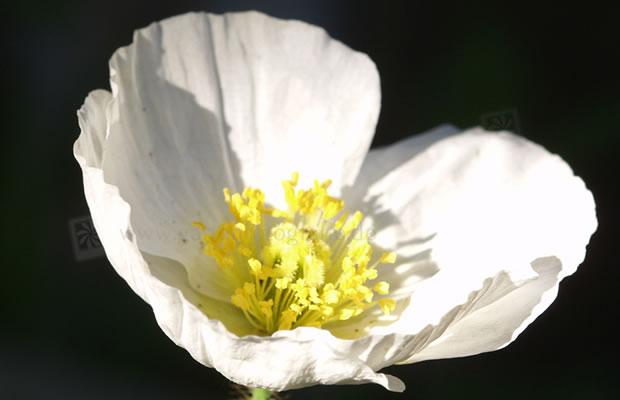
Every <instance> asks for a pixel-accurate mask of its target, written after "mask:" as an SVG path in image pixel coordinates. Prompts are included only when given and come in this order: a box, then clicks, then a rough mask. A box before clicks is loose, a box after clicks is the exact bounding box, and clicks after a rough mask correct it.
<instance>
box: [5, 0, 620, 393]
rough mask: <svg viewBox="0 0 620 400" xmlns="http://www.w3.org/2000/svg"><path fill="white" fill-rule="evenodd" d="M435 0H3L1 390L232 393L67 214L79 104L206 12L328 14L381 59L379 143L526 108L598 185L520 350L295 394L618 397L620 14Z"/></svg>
mask: <svg viewBox="0 0 620 400" xmlns="http://www.w3.org/2000/svg"><path fill="white" fill-rule="evenodd" d="M386 3H387V2H386ZM428 3H429V2H424V3H422V2H419V3H412V4H408V5H407V6H397V5H395V4H396V3H390V5H382V3H379V2H337V3H336V2H329V1H312V2H292V1H291V2H284V1H281V2H250V1H223V0H222V1H186V0H176V1H173V2H161V3H153V2H128V1H116V0H114V1H105V2H84V1H57V2H43V1H31V2H27V3H26V2H24V3H21V4H22V5H18V3H13V4H12V6H11V7H9V8H7V9H6V11H5V15H4V18H3V19H4V27H3V29H4V30H5V32H4V35H3V36H4V41H5V46H6V47H7V48H6V51H5V59H4V62H3V63H2V76H3V78H4V79H5V85H6V87H5V90H3V93H4V99H3V100H4V112H3V114H2V124H3V135H2V139H1V140H2V144H3V146H2V151H3V153H2V157H1V158H0V166H1V168H2V171H3V175H2V177H3V182H2V183H3V186H4V189H3V190H2V196H0V197H1V200H0V201H1V202H2V203H0V204H1V205H2V210H3V211H4V215H3V219H2V221H3V223H2V280H1V284H0V285H1V289H0V312H1V314H0V315H1V318H0V321H1V322H0V398H1V399H4V398H6V399H56V398H59V399H84V398H89V399H109V398H118V399H130V398H131V399H149V400H155V399H211V398H218V399H219V398H231V396H230V395H229V392H230V391H231V389H230V386H229V383H228V382H227V380H226V379H225V378H223V377H222V376H221V375H220V374H219V373H218V372H217V371H215V370H213V369H209V368H206V367H203V366H201V365H200V364H198V363H197V362H195V361H194V360H193V359H192V358H191V357H190V356H189V355H188V354H187V353H186V352H185V350H183V349H181V348H178V347H176V346H175V345H174V344H173V343H172V342H171V341H170V340H169V339H167V338H166V337H165V335H164V333H163V332H162V331H161V330H160V329H159V328H158V327H157V325H156V322H155V319H154V317H153V315H152V312H151V309H150V307H149V306H148V305H147V304H145V303H143V302H142V301H141V300H140V299H139V298H138V297H137V296H136V295H134V294H133V292H132V291H131V290H130V289H129V288H128V287H127V285H126V284H125V283H124V281H123V280H122V279H121V278H120V277H119V276H117V275H116V273H115V272H114V271H113V269H112V268H111V266H110V265H109V263H108V262H107V260H106V259H105V258H103V257H98V258H94V259H91V260H88V261H77V260H76V259H75V256H74V253H73V250H72V247H71V233H70V229H69V222H70V221H71V220H72V219H74V218H79V217H83V216H85V215H88V209H87V206H86V202H85V200H84V195H83V189H82V183H81V172H80V170H79V167H78V164H77V162H76V161H75V160H74V158H73V155H72V145H73V142H74V141H75V139H76V138H77V136H78V134H79V129H78V126H77V118H76V114H75V113H76V110H77V109H78V108H79V107H80V105H81V104H82V102H83V100H84V98H85V96H86V95H87V93H88V92H89V91H91V90H93V89H96V88H107V89H109V84H108V67H107V62H108V59H109V57H110V56H111V54H112V53H113V52H114V50H115V49H117V48H118V47H120V46H123V45H126V44H128V43H129V42H130V41H131V37H132V32H133V30H134V29H136V28H141V27H144V26H146V25H148V24H149V23H151V22H153V21H156V20H161V19H163V18H165V17H168V16H172V15H175V14H179V13H183V12H186V11H191V10H204V11H210V12H216V13H220V12H225V11H236V10H248V9H258V10H261V11H263V12H266V13H268V14H271V15H274V16H277V17H282V18H295V19H301V20H304V21H306V22H310V23H312V24H315V25H319V26H322V27H324V28H325V29H327V31H328V32H329V33H330V35H331V36H332V37H334V38H336V39H339V40H341V41H342V42H344V43H345V44H347V45H348V46H350V47H352V48H354V49H356V50H359V51H362V52H365V53H367V54H368V55H369V56H370V57H371V58H372V59H373V60H374V61H375V63H376V64H377V67H378V69H379V72H380V74H381V79H382V97H383V101H382V103H383V105H382V111H381V116H380V119H379V123H378V127H377V134H376V137H375V139H374V142H373V146H379V145H384V144H388V143H392V142H394V141H396V140H398V139H401V138H404V137H406V136H409V135H411V134H415V133H418V132H422V131H424V130H427V129H429V128H432V127H434V126H436V125H438V124H441V123H444V122H451V123H453V124H455V125H457V126H459V127H463V128H466V127H470V126H474V125H478V124H480V121H481V118H482V116H483V115H485V114H488V113H493V112H496V111H498V110H503V109H514V110H516V112H517V114H516V115H518V120H519V127H520V129H519V131H520V133H521V134H522V135H523V136H525V137H527V138H528V139H530V140H533V141H535V142H538V143H540V144H542V145H544V146H545V147H546V148H547V149H549V150H550V151H552V152H554V153H558V154H560V155H561V156H562V157H563V158H564V159H565V160H566V161H567V162H568V163H569V164H570V165H571V166H572V168H573V170H574V171H575V173H576V174H577V175H579V176H581V177H582V178H583V179H584V181H585V182H586V184H587V185H588V187H589V188H590V190H591V191H592V192H593V194H594V197H595V200H596V203H597V214H598V219H599V229H598V231H597V233H596V234H595V235H594V236H593V238H592V240H591V242H590V245H589V247H588V254H587V257H586V261H585V262H584V263H583V264H582V266H581V267H580V269H579V271H578V272H577V273H576V274H574V275H573V276H571V277H569V278H567V279H566V280H565V281H563V282H562V284H561V286H560V292H559V297H558V299H557V300H556V301H555V303H553V305H552V306H551V307H550V308H549V309H548V310H547V311H546V312H545V313H544V314H543V315H542V316H541V317H540V318H538V319H537V320H536V321H535V322H534V323H533V324H532V325H531V326H530V327H529V328H528V329H527V330H526V331H525V332H524V333H523V334H522V335H521V336H520V337H519V338H518V339H517V340H516V341H515V342H514V343H513V344H511V345H510V346H509V347H507V348H506V349H503V350H501V351H497V352H493V353H487V354H483V355H478V356H473V357H466V358H462V359H452V360H438V361H427V362H422V363H419V364H414V365H407V366H397V367H390V368H388V369H387V370H386V371H387V372H388V373H392V374H394V375H397V376H399V377H400V378H401V379H403V381H405V383H406V384H407V390H406V392H405V393H404V394H395V393H389V392H387V391H385V390H384V389H383V388H381V387H379V386H376V385H363V386H326V387H314V388H308V389H302V390H296V391H292V392H289V396H290V398H291V399H309V398H316V397H318V396H325V397H329V398H356V399H365V398H369V399H370V398H372V399H376V398H394V399H396V398H416V399H443V398H461V399H468V398H476V399H495V398H502V399H513V398H515V399H517V398H524V397H527V398H541V399H542V398H544V399H549V398H562V399H584V398H593V399H603V398H615V396H614V395H618V393H619V392H620V391H619V385H618V382H617V379H618V376H620V375H619V368H618V364H617V354H618V345H617V333H616V330H615V322H616V321H617V320H618V287H619V283H620V280H619V278H620V276H619V273H618V268H619V266H618V262H617V259H618V246H617V244H616V243H617V238H618V236H617V234H618V229H617V222H618V218H617V217H618V213H617V209H616V207H617V205H618V204H617V183H618V181H617V172H618V168H617V167H616V165H617V161H618V160H617V158H618V155H619V154H620V153H619V152H618V145H619V140H618V139H619V137H620V99H619V90H620V80H619V78H618V73H619V71H620V68H618V64H617V63H616V60H615V59H614V56H615V53H617V52H618V50H619V48H620V34H619V33H618V15H619V13H618V11H619V10H618V9H615V10H612V9H611V8H610V7H607V8H602V6H600V5H597V4H594V3H592V2H586V3H585V4H581V5H579V6H570V5H569V4H567V3H557V4H554V5H553V6H551V5H549V6H546V5H544V4H542V3H539V4H537V5H536V6H534V7H532V6H529V5H525V4H508V3H504V2H497V1H496V2H489V3H475V4H472V3H470V4H468V5H460V6H458V7H455V6H454V5H451V4H442V3H438V2H433V3H432V4H428Z"/></svg>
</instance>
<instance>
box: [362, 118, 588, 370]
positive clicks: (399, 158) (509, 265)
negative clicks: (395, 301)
mask: <svg viewBox="0 0 620 400" xmlns="http://www.w3.org/2000/svg"><path fill="white" fill-rule="evenodd" d="M445 133H446V132H441V130H440V131H436V132H434V133H431V134H428V135H425V136H422V137H420V138H416V139H409V140H408V141H407V142H406V143H403V144H397V145H395V146H393V147H391V148H387V149H383V150H381V151H380V153H378V154H376V155H373V152H371V154H370V156H371V157H369V160H370V161H373V160H374V161H375V162H373V163H369V164H368V165H364V166H363V168H362V171H361V173H360V182H358V183H357V184H356V186H364V185H367V187H368V186H369V189H368V191H367V193H366V195H365V196H364V198H365V203H362V204H361V207H362V208H363V207H364V206H365V207H370V208H371V209H372V210H373V211H374V215H375V218H374V221H373V222H374V224H375V228H376V231H375V232H374V236H373V240H374V241H375V242H377V243H379V245H380V246H382V247H387V248H388V249H390V250H394V251H396V252H397V253H399V255H401V249H404V250H405V251H404V253H405V254H404V255H405V257H401V261H400V262H401V265H398V264H397V265H396V266H395V271H396V273H394V274H389V273H387V274H386V276H388V277H389V278H388V280H390V279H392V281H393V282H394V284H395V286H396V289H397V292H398V290H400V292H401V293H406V292H407V291H409V293H413V294H412V296H411V297H409V298H407V299H405V300H403V302H405V303H406V304H405V307H404V308H403V310H402V311H401V314H400V319H399V320H398V321H397V322H395V323H393V324H391V325H390V326H389V327H382V326H381V324H378V325H377V328H375V329H373V330H372V331H371V332H372V333H373V334H380V333H385V332H401V333H410V334H415V333H418V335H417V337H416V336H415V335H414V337H413V338H412V339H411V344H410V345H409V346H408V349H407V350H406V352H408V354H407V356H406V357H404V359H403V362H413V361H418V360H421V359H427V358H433V357H450V356H462V355H467V354H476V353H479V352H482V351H490V350H494V349H498V348H500V347H502V346H504V345H506V344H507V343H509V342H510V341H511V340H514V338H515V337H516V336H517V334H518V333H520V332H521V331H522V330H523V329H524V328H525V327H526V326H527V325H528V324H529V323H530V322H531V321H532V320H533V319H534V318H536V316H538V315H539V314H540V313H541V312H542V311H544V310H545V309H546V308H547V307H548V305H549V304H550V303H551V302H552V301H553V299H554V298H555V294H556V292H557V285H558V283H559V281H560V280H561V279H562V278H563V277H565V276H566V275H569V274H571V273H573V272H574V271H575V270H576V268H577V266H578V265H579V264H580V263H581V262H582V260H583V258H584V255H585V246H586V245H587V243H588V241H589V238H590V236H591V234H592V233H593V232H594V231H595V229H596V224H597V223H596V216H595V207H594V202H593V199H592V195H591V194H590V192H589V191H588V190H587V189H586V188H585V185H584V184H583V182H582V181H581V179H579V178H577V177H575V176H574V175H573V173H572V171H571V170H570V168H569V167H568V165H566V163H565V162H564V161H562V160H561V159H560V158H559V157H558V156H555V155H551V154H549V153H548V152H547V151H546V150H544V149H543V148H542V147H540V146H538V145H536V144H534V143H531V142H529V141H527V140H525V139H523V138H519V137H516V136H514V135H511V134H508V133H488V132H484V131H482V130H479V129H474V130H470V131H467V132H465V133H463V134H460V135H453V136H449V135H448V136H447V135H446V134H445ZM398 146H403V147H402V148H399V147H398ZM406 147H409V148H410V149H412V150H411V152H412V157H411V158H410V159H406V151H405V148H406ZM381 159H383V160H390V161H391V163H392V164H391V165H389V166H386V167H384V168H382V165H381V163H377V162H376V161H377V160H381ZM396 216H398V217H396ZM394 221H397V223H394ZM416 249H417V250H418V253H417V256H418V258H419V259H422V260H423V261H424V262H423V265H424V268H422V273H420V274H418V275H416V274H417V273H418V272H419V270H418V269H417V265H416V262H415V261H416V260H415V257H416V253H415V250H416ZM418 261H419V260H418ZM381 268H384V269H385V268H386V266H383V267H381ZM388 268H389V267H388ZM386 272H387V271H386ZM381 276H382V278H383V276H384V275H383V273H382V275H381ZM430 277H432V279H429V278H430ZM401 282H402V283H401ZM399 284H400V287H399ZM455 313H457V314H458V318H456V317H455V315H456V314H455ZM457 322H458V323H457ZM424 349H427V350H424Z"/></svg>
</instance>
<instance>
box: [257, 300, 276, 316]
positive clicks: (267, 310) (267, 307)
mask: <svg viewBox="0 0 620 400" xmlns="http://www.w3.org/2000/svg"><path fill="white" fill-rule="evenodd" d="M258 305H259V307H260V310H261V311H262V312H263V314H265V317H267V318H271V316H272V315H273V312H272V310H271V308H272V306H273V299H269V300H267V301H265V300H261V301H259V302H258Z"/></svg>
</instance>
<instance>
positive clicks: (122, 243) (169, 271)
mask: <svg viewBox="0 0 620 400" xmlns="http://www.w3.org/2000/svg"><path fill="white" fill-rule="evenodd" d="M109 100H110V95H109V93H107V92H103V91H99V92H94V93H92V94H91V95H90V96H89V97H88V98H87V99H86V102H85V105H84V107H83V108H82V109H81V110H80V124H81V127H82V134H81V135H80V138H79V139H78V141H77V142H76V144H75V149H74V153H75V157H76V158H77V160H78V162H79V163H80V166H81V167H82V171H83V174H84V187H85V193H86V198H87V200H88V204H89V206H90V208H91V213H92V216H93V221H94V223H95V226H96V228H97V232H98V234H99V237H100V239H101V241H102V243H103V245H104V247H105V249H106V254H107V256H108V258H109V260H110V262H111V263H112V265H113V266H114V268H115V269H116V270H117V272H118V273H119V274H120V275H121V276H122V277H123V278H124V279H125V280H126V281H127V283H128V284H129V286H130V287H131V288H132V289H133V290H134V291H135V292H136V293H137V294H138V295H140V296H141V297H142V298H143V299H144V300H145V301H146V302H148V303H149V304H150V305H151V306H152V307H153V312H154V314H155V317H156V319H157V321H158V323H159V325H160V326H161V328H162V330H163V331H164V332H165V333H166V334H167V335H168V336H169V337H170V338H171V339H172V340H173V341H174V342H175V343H177V344H178V345H179V346H182V347H184V348H185V349H187V350H188V351H189V352H190V354H191V355H192V356H193V357H194V358H195V359H196V360H198V361H199V362H201V363H202V364H204V365H207V366H213V367H215V368H216V369H217V370H218V371H220V372H221V373H222V374H224V375H225V376H227V377H228V378H229V379H231V380H232V381H234V382H237V383H240V384H243V385H247V386H260V387H265V388H269V389H273V390H287V389H293V388H300V387H304V386H310V385H314V384H319V383H324V384H337V383H342V384H352V383H357V384H359V383H368V382H374V383H378V384H381V385H383V386H385V387H386V388H388V389H390V390H396V391H402V390H404V384H403V383H402V382H401V381H400V380H398V379H397V378H395V377H392V376H389V375H384V374H380V373H376V372H375V371H377V370H378V369H380V368H383V367H385V366H387V365H390V364H391V363H393V359H394V357H395V355H398V354H399V353H398V351H397V350H398V347H394V346H391V345H392V344H393V343H394V342H395V339H394V337H393V335H388V336H385V337H366V338H363V339H360V340H357V341H351V340H341V339H337V338H335V337H334V336H332V335H331V334H330V333H329V332H328V331H325V330H319V329H315V328H300V329H296V330H294V331H280V332H278V333H276V334H275V335H273V336H272V337H267V338H259V337H256V336H244V337H239V336H237V335H235V334H233V333H231V332H230V330H233V331H234V330H236V329H238V328H239V326H241V327H242V326H243V323H239V324H237V323H238V321H239V319H235V317H234V316H231V315H225V314H228V313H230V314H234V313H235V312H234V309H232V307H228V308H227V307H226V306H225V305H224V306H223V307H222V308H218V307H214V306H210V305H208V304H207V308H209V309H208V310H206V312H207V314H210V313H211V312H215V313H216V314H215V315H212V317H214V318H219V319H221V320H222V321H225V322H226V324H227V326H228V328H229V329H230V330H229V329H227V328H226V327H225V326H224V325H223V324H222V323H221V322H220V321H218V320H215V319H209V318H208V317H207V316H206V315H205V314H204V313H203V312H202V311H201V310H199V307H203V306H205V305H206V303H205V302H212V301H213V300H210V299H208V298H205V297H204V296H200V295H199V294H197V293H196V292H195V291H194V290H193V289H192V288H191V287H190V286H189V285H188V282H187V278H186V275H185V273H184V271H183V268H182V267H181V266H180V265H179V264H178V263H176V262H175V261H173V260H170V259H165V258H162V257H158V256H153V255H149V254H146V253H144V252H141V251H140V250H139V249H138V246H137V243H136V240H135V237H134V238H132V237H129V236H128V235H127V234H122V233H124V232H127V231H129V232H131V231H132V229H131V222H130V211H131V208H130V205H129V204H128V203H127V202H126V201H125V200H124V199H123V198H122V197H121V196H120V194H119V191H118V188H117V187H115V186H114V185H110V184H108V183H106V182H105V181H104V175H103V171H102V170H101V169H100V168H98V167H97V163H98V160H100V159H101V155H102V154H101V151H102V149H103V148H105V141H106V138H105V137H106V133H105V132H106V123H105V119H103V117H102V116H103V114H104V112H105V105H106V104H107V102H108V101H109ZM96 143H103V144H104V145H103V146H100V145H95V144H96ZM231 309H232V312H231ZM218 313H219V314H218ZM241 334H243V332H241ZM300 354H303V355H304V356H303V357H299V355H300Z"/></svg>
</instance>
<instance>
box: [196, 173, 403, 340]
mask: <svg viewBox="0 0 620 400" xmlns="http://www.w3.org/2000/svg"><path fill="white" fill-rule="evenodd" d="M298 182H299V174H298V173H293V174H292V175H291V179H290V180H285V181H284V182H282V187H283V189H284V198H285V200H286V203H287V206H288V207H287V210H286V211H284V210H278V209H269V208H265V205H264V201H265V195H264V193H263V192H261V191H260V190H259V189H255V188H251V187H247V188H246V189H245V190H244V191H243V192H242V193H241V194H239V193H234V194H232V193H231V192H230V190H229V189H228V188H225V189H224V200H225V201H226V203H228V206H229V210H230V213H231V214H232V216H233V218H234V220H233V221H232V222H225V223H223V224H222V225H221V226H220V227H219V228H218V229H217V230H216V231H215V233H214V234H212V235H210V234H207V233H205V234H203V235H202V241H203V242H204V244H205V247H204V251H205V254H206V255H208V256H211V257H213V258H214V259H215V261H216V263H217V265H219V266H220V268H222V269H223V270H224V271H225V275H224V276H226V278H227V279H230V284H231V287H232V288H235V289H234V290H232V289H231V291H232V292H233V293H232V295H231V297H230V300H231V302H232V304H233V305H235V306H236V307H238V308H240V309H241V310H242V311H243V313H244V315H245V316H246V318H247V319H248V321H249V323H250V324H251V325H252V326H253V327H254V328H256V333H258V334H262V335H268V334H271V333H273V332H275V331H276V330H280V329H294V328H296V327H298V326H312V327H317V328H321V327H323V326H324V325H325V324H328V323H330V322H335V321H339V320H341V321H344V320H348V319H351V318H354V317H356V316H358V315H360V314H361V313H363V312H364V311H365V310H366V309H368V308H370V307H375V306H379V307H380V308H381V309H382V310H383V312H384V313H385V314H389V313H390V312H391V311H393V310H394V308H395V304H396V303H395V301H394V300H392V299H389V298H381V299H379V300H376V301H373V296H374V295H375V294H377V295H382V296H383V295H387V294H388V293H389V289H390V285H389V284H388V283H387V282H384V281H381V282H378V283H376V284H374V285H371V286H367V285H368V284H369V281H372V280H374V279H375V278H377V276H378V275H379V273H378V271H377V269H376V266H377V265H378V264H386V263H393V262H395V260H396V255H395V254H394V253H386V254H383V255H382V256H381V257H379V258H376V257H374V259H375V261H374V262H373V263H371V259H373V254H372V247H371V246H370V244H369V242H368V237H367V235H365V234H364V233H363V232H360V234H358V233H355V234H352V233H353V231H355V230H356V229H357V228H358V227H359V226H360V224H361V221H362V219H363V214H362V213H361V212H359V211H356V212H354V213H353V215H350V214H349V212H348V211H344V210H343V208H344V203H343V201H342V200H340V199H336V198H334V197H331V196H329V195H328V194H327V189H328V188H329V186H330V184H331V181H330V180H326V181H324V182H322V183H319V182H318V181H315V182H314V185H313V187H312V188H311V189H308V190H303V189H296V186H297V184H298ZM192 225H193V226H194V227H196V228H198V229H200V230H201V231H205V226H204V224H203V223H201V222H192ZM371 287H372V289H371Z"/></svg>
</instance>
